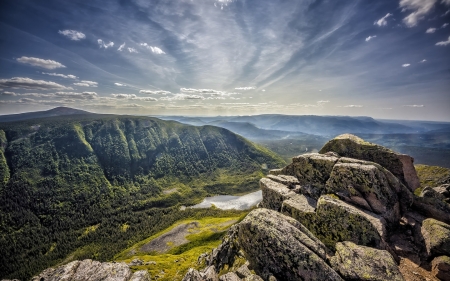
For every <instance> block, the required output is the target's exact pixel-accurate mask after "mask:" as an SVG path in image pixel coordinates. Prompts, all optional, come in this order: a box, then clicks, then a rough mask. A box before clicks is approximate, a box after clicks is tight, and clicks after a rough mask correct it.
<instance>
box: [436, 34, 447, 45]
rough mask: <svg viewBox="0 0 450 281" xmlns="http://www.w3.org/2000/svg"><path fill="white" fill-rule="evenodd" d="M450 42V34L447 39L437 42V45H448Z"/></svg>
mask: <svg viewBox="0 0 450 281" xmlns="http://www.w3.org/2000/svg"><path fill="white" fill-rule="evenodd" d="M448 44H450V36H449V37H448V39H447V41H440V42H437V43H436V46H447V45H448Z"/></svg>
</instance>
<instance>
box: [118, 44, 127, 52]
mask: <svg viewBox="0 0 450 281" xmlns="http://www.w3.org/2000/svg"><path fill="white" fill-rule="evenodd" d="M124 47H125V42H123V44H122V45H120V46H119V49H117V51H121V52H122V50H123V48H124Z"/></svg>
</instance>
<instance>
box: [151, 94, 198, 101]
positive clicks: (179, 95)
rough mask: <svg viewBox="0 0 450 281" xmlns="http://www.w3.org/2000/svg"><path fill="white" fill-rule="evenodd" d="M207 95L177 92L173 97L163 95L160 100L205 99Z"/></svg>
mask: <svg viewBox="0 0 450 281" xmlns="http://www.w3.org/2000/svg"><path fill="white" fill-rule="evenodd" d="M203 99H205V97H203V96H200V95H188V94H175V95H173V96H171V97H162V98H160V99H159V100H160V101H175V100H203Z"/></svg>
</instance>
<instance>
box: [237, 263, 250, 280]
mask: <svg viewBox="0 0 450 281" xmlns="http://www.w3.org/2000/svg"><path fill="white" fill-rule="evenodd" d="M236 274H237V276H239V278H245V277H247V276H250V275H252V272H251V271H250V269H248V266H247V265H246V264H244V265H242V266H241V267H239V268H238V269H237V270H236Z"/></svg>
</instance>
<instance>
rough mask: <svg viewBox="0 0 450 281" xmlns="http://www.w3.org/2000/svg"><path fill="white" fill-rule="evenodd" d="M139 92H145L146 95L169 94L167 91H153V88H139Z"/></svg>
mask: <svg viewBox="0 0 450 281" xmlns="http://www.w3.org/2000/svg"><path fill="white" fill-rule="evenodd" d="M139 94H147V95H167V94H171V92H169V91H160V90H158V91H153V90H140V91H139Z"/></svg>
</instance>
